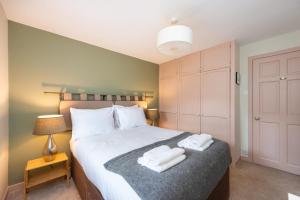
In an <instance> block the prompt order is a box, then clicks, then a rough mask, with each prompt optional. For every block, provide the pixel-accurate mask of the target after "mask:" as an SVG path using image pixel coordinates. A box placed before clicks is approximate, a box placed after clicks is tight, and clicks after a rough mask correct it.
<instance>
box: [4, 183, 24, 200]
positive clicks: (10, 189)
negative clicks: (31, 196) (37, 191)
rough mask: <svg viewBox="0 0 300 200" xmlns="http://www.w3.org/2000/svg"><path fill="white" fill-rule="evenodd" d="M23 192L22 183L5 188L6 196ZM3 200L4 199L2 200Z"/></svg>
mask: <svg viewBox="0 0 300 200" xmlns="http://www.w3.org/2000/svg"><path fill="white" fill-rule="evenodd" d="M23 190H24V182H20V183H16V184H14V185H10V186H8V187H7V192H6V196H8V195H9V194H10V193H13V192H15V191H23ZM4 200H5V199H4Z"/></svg>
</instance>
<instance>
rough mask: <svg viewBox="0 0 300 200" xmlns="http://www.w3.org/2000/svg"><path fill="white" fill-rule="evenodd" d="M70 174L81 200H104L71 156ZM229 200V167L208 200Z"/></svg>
mask: <svg viewBox="0 0 300 200" xmlns="http://www.w3.org/2000/svg"><path fill="white" fill-rule="evenodd" d="M71 174H72V178H73V181H74V183H75V185H76V187H77V189H78V192H79V195H80V197H81V199H82V200H104V198H103V197H102V194H101V192H100V191H99V190H98V189H97V187H96V186H95V185H94V184H93V183H92V182H91V181H90V180H89V179H88V178H87V177H86V175H85V173H84V171H83V169H82V167H81V165H80V163H79V162H78V161H77V159H76V158H75V157H74V156H73V155H72V156H71ZM228 199H229V167H228V169H227V170H226V172H225V174H224V176H223V177H222V178H221V180H220V181H219V183H218V184H217V186H216V187H215V189H214V190H213V191H212V192H211V193H210V195H209V197H208V200H228Z"/></svg>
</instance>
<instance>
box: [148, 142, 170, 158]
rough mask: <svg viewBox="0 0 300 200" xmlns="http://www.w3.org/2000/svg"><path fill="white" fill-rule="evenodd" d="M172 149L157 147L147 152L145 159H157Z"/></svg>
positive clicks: (162, 146)
mask: <svg viewBox="0 0 300 200" xmlns="http://www.w3.org/2000/svg"><path fill="white" fill-rule="evenodd" d="M170 149H171V148H170V147H169V146H167V145H161V146H159V147H155V148H153V149H151V150H149V151H147V152H145V153H144V155H143V156H144V157H145V158H148V159H151V158H153V157H156V156H158V155H160V154H161V153H163V152H166V151H168V150H170Z"/></svg>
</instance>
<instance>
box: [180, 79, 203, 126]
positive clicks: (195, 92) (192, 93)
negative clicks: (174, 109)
mask: <svg viewBox="0 0 300 200" xmlns="http://www.w3.org/2000/svg"><path fill="white" fill-rule="evenodd" d="M179 113H180V115H179V129H180V130H184V131H190V132H200V74H195V75H189V76H183V77H181V79H180V106H179Z"/></svg>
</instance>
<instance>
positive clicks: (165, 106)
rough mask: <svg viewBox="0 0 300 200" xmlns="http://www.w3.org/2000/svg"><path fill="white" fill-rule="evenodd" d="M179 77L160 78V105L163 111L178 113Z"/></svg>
mask: <svg viewBox="0 0 300 200" xmlns="http://www.w3.org/2000/svg"><path fill="white" fill-rule="evenodd" d="M177 92H178V89H177V78H171V79H162V80H159V107H160V111H161V112H170V113H177V98H178V94H177Z"/></svg>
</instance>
